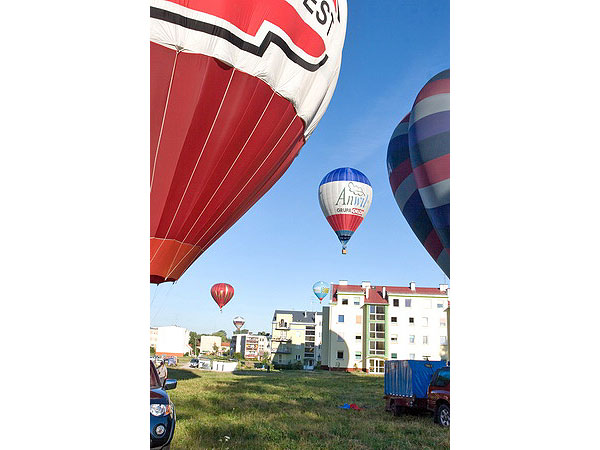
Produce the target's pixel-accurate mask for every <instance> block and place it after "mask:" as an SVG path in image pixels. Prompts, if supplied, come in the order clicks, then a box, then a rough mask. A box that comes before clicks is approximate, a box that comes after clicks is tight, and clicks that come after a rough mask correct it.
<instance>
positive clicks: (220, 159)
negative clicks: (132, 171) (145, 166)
mask: <svg viewBox="0 0 600 450" xmlns="http://www.w3.org/2000/svg"><path fill="white" fill-rule="evenodd" d="M346 15H347V12H346V0H319V1H318V2H314V1H304V0H286V1H284V0H236V1H224V0H170V1H167V0H151V8H150V16H151V28H150V32H151V37H150V41H151V42H150V153H151V157H150V215H151V218H150V281H151V282H153V283H162V282H164V281H175V280H177V279H179V277H181V275H182V274H183V273H184V272H185V270H186V269H187V268H188V267H189V266H190V265H191V264H192V263H193V262H194V261H195V260H196V259H197V258H198V257H199V256H200V255H201V254H202V253H203V252H204V251H205V250H206V249H207V248H208V247H209V246H210V245H211V244H212V243H213V242H215V240H216V239H218V238H219V237H220V236H221V235H222V234H223V233H224V232H225V231H227V229H229V228H230V227H231V226H232V225H233V224H234V223H235V222H236V221H237V220H238V219H239V218H240V217H241V216H242V215H243V214H244V213H245V212H246V211H248V209H249V208H250V207H252V205H254V203H256V202H257V201H258V200H259V199H260V198H261V197H262V196H263V195H264V194H265V193H266V192H267V191H268V190H269V189H270V188H271V186H273V184H274V183H275V182H276V181H277V180H278V179H279V178H280V177H281V176H282V175H283V173H284V172H285V171H286V170H287V168H288V167H289V166H290V164H291V163H292V161H293V159H294V158H295V157H296V155H297V154H298V151H299V150H300V148H301V147H302V145H303V144H304V143H305V141H306V139H307V138H308V137H309V136H310V134H311V133H312V132H313V130H314V129H315V127H316V126H317V123H318V122H319V120H320V119H321V117H322V116H323V114H324V112H325V110H326V108H327V106H328V104H329V101H330V100H331V97H332V95H333V91H334V89H335V85H336V83H337V78H338V75H339V70H340V64H341V56H342V47H343V44H344V37H345V34H346Z"/></svg>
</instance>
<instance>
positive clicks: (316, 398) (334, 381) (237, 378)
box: [169, 369, 450, 450]
mask: <svg viewBox="0 0 600 450" xmlns="http://www.w3.org/2000/svg"><path fill="white" fill-rule="evenodd" d="M169 378H176V379H177V380H178V384H177V389H175V390H174V391H169V394H170V395H171V398H172V400H173V403H174V404H175V408H176V411H177V428H176V431H175V437H174V439H173V442H172V444H171V448H172V449H173V450H177V449H213V448H215V449H309V448H310V449H314V448H331V449H344V450H347V449H391V448H394V449H448V448H450V444H449V439H450V433H449V430H447V429H443V428H442V427H439V426H437V425H435V424H434V423H433V420H432V418H431V416H430V415H426V414H421V415H406V416H403V417H400V418H398V417H394V416H393V415H392V414H391V413H388V412H385V411H384V400H383V398H382V397H383V377H382V376H372V375H365V374H360V375H357V374H349V373H336V372H327V371H315V372H303V371H281V372H271V373H267V372H261V371H244V372H236V373H233V374H232V373H217V372H203V371H198V370H187V369H169ZM344 403H356V404H358V405H359V406H366V409H365V410H362V411H354V410H343V409H340V408H338V406H340V405H343V404H344ZM226 436H228V437H229V439H227V438H226Z"/></svg>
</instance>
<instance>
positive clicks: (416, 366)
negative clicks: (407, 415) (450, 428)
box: [383, 359, 448, 416]
mask: <svg viewBox="0 0 600 450" xmlns="http://www.w3.org/2000/svg"><path fill="white" fill-rule="evenodd" d="M447 365H448V364H447V362H446V361H417V360H412V359H411V360H388V361H386V362H385V375H384V394H385V395H384V397H383V398H384V399H385V409H386V411H392V412H393V413H394V415H396V416H397V415H400V414H402V412H403V411H404V410H405V409H406V408H414V409H423V410H426V409H427V388H428V387H429V383H430V382H431V377H432V375H433V373H434V372H435V371H436V370H437V369H439V368H440V367H446V366H447Z"/></svg>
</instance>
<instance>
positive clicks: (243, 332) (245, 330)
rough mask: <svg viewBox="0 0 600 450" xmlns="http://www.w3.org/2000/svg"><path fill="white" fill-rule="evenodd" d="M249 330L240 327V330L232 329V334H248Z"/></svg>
mask: <svg viewBox="0 0 600 450" xmlns="http://www.w3.org/2000/svg"><path fill="white" fill-rule="evenodd" d="M248 333H249V331H248V330H247V329H246V328H243V329H241V330H240V331H234V332H233V334H248Z"/></svg>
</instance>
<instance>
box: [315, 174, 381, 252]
mask: <svg viewBox="0 0 600 450" xmlns="http://www.w3.org/2000/svg"><path fill="white" fill-rule="evenodd" d="M372 198H373V189H372V188H371V182H370V181H369V179H368V178H367V177H366V176H365V174H364V173H362V172H360V171H358V170H356V169H352V168H350V167H342V168H339V169H335V170H332V171H331V172H329V173H328V174H327V175H325V177H324V178H323V180H322V181H321V184H320V185H319V203H320V204H321V210H322V211H323V214H325V218H326V219H327V221H328V222H329V225H331V228H333V231H335V234H336V235H337V237H338V239H339V240H340V242H341V243H342V253H345V250H346V245H347V244H348V241H349V240H350V238H351V237H352V235H353V234H354V232H355V231H356V229H357V228H358V226H359V225H360V224H361V222H362V221H363V219H364V218H365V216H366V215H367V212H368V211H369V208H370V207H371V200H372Z"/></svg>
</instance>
